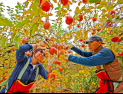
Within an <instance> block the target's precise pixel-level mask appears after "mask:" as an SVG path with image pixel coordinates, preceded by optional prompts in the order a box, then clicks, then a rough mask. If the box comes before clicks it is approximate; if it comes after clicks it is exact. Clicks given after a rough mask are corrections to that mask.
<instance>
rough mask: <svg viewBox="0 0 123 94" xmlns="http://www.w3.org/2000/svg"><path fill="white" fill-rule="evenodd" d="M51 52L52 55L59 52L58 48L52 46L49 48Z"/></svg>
mask: <svg viewBox="0 0 123 94" xmlns="http://www.w3.org/2000/svg"><path fill="white" fill-rule="evenodd" d="M49 53H50V54H51V55H54V54H57V50H56V48H55V47H51V48H50V49H49Z"/></svg>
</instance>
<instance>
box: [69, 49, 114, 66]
mask: <svg viewBox="0 0 123 94" xmlns="http://www.w3.org/2000/svg"><path fill="white" fill-rule="evenodd" d="M114 59H115V57H114V54H113V53H112V52H111V50H109V49H101V50H100V51H99V52H98V53H96V54H95V55H93V56H90V57H77V56H73V55H69V58H68V60H69V61H71V62H75V63H77V64H81V65H85V66H98V65H103V64H106V63H109V62H112V61H114Z"/></svg>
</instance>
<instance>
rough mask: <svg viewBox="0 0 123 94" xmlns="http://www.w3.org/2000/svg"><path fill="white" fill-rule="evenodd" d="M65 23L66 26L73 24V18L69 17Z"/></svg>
mask: <svg viewBox="0 0 123 94" xmlns="http://www.w3.org/2000/svg"><path fill="white" fill-rule="evenodd" d="M65 22H66V24H68V25H70V24H72V22H73V18H72V17H71V16H67V18H66V20H65Z"/></svg>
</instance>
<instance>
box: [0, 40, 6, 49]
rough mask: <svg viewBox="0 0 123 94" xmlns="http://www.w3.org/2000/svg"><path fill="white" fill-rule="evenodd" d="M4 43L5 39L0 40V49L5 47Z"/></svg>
mask: <svg viewBox="0 0 123 94" xmlns="http://www.w3.org/2000/svg"><path fill="white" fill-rule="evenodd" d="M5 43H6V38H2V39H1V40H0V47H1V48H4V47H5Z"/></svg>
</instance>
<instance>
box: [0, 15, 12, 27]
mask: <svg viewBox="0 0 123 94" xmlns="http://www.w3.org/2000/svg"><path fill="white" fill-rule="evenodd" d="M0 26H10V27H11V26H12V22H11V21H10V20H8V19H7V18H3V17H0Z"/></svg>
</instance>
